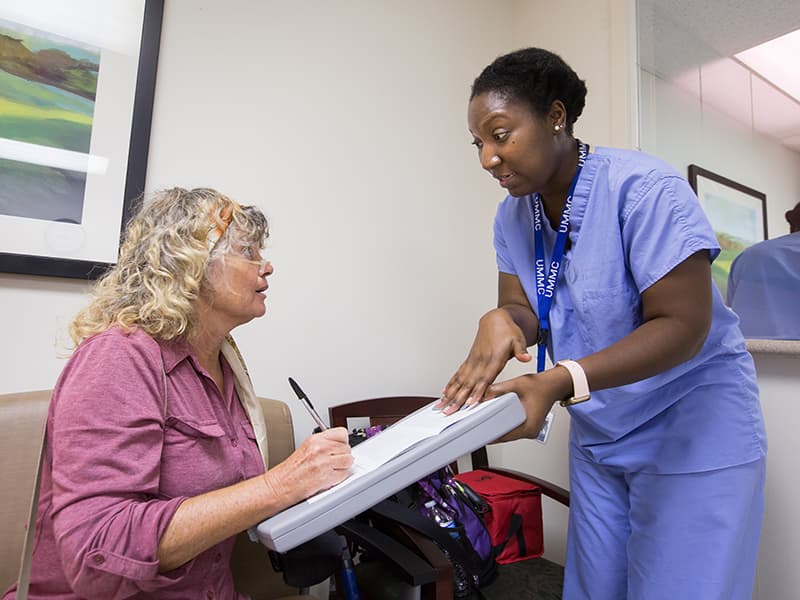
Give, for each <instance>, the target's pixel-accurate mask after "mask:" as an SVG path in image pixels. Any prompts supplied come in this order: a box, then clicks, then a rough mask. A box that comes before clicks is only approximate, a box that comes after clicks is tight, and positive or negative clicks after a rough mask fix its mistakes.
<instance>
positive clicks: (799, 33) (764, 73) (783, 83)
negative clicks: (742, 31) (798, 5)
mask: <svg viewBox="0 0 800 600" xmlns="http://www.w3.org/2000/svg"><path fill="white" fill-rule="evenodd" d="M734 56H735V57H736V58H737V59H738V60H739V61H741V62H742V63H744V64H745V65H747V66H748V67H749V68H750V69H752V70H753V71H755V72H756V73H758V74H759V75H761V77H763V78H764V79H766V80H767V81H769V82H770V83H771V84H772V85H774V86H775V87H777V88H779V89H780V90H782V91H784V92H786V93H787V94H789V95H790V96H791V97H792V98H794V99H795V100H797V101H798V102H800V76H798V71H797V57H798V56H800V29H796V30H795V31H792V32H791V33H787V34H786V35H782V36H781V37H777V38H775V39H774V40H770V41H769V42H765V43H763V44H761V45H759V46H754V47H753V48H750V49H749V50H745V51H744V52H740V53H739V54H735V55H734Z"/></svg>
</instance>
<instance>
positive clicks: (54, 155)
mask: <svg viewBox="0 0 800 600" xmlns="http://www.w3.org/2000/svg"><path fill="white" fill-rule="evenodd" d="M163 9H164V2H163V0H115V1H114V2H108V0H83V1H82V2H63V0H25V2H19V1H18V0H0V232H2V235H0V271H4V272H8V273H25V274H33V275H48V276H55V277H73V278H81V279H94V278H97V277H98V276H100V275H101V274H102V273H103V272H104V271H105V270H106V269H107V268H108V266H109V265H110V264H112V263H115V262H116V260H117V253H118V250H119V244H120V238H121V232H122V228H123V226H124V224H125V222H126V221H127V218H128V216H129V215H130V212H131V210H132V209H133V208H134V204H135V202H136V200H137V198H138V197H139V196H140V194H141V193H142V192H143V191H144V182H145V170H146V167H147V151H148V146H149V141H150V122H151V117H152V112H153V94H154V91H155V77H156V65H157V62H158V47H159V40H160V37H161V19H162V14H163Z"/></svg>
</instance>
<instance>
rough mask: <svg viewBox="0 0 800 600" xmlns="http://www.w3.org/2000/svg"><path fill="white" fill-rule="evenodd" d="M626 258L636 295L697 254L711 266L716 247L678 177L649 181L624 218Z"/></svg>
mask: <svg viewBox="0 0 800 600" xmlns="http://www.w3.org/2000/svg"><path fill="white" fill-rule="evenodd" d="M622 239H623V244H624V247H625V253H626V259H627V261H628V265H629V268H630V271H631V274H632V275H633V278H634V280H635V282H636V286H637V288H638V289H639V292H640V293H642V292H644V290H646V289H647V288H649V287H650V286H651V285H653V284H654V283H655V282H656V281H658V280H659V279H661V278H662V277H664V276H665V275H666V274H667V273H669V272H670V271H671V270H672V269H674V268H675V267H677V266H678V265H679V264H680V263H682V262H683V261H684V260H686V259H687V258H689V257H690V256H691V255H693V254H695V253H696V252H699V251H700V250H709V251H710V253H711V260H712V261H713V260H714V259H715V258H716V257H717V255H719V251H720V248H719V244H718V243H717V239H716V237H715V236H714V231H713V229H712V228H711V224H710V223H709V222H708V219H707V218H706V215H705V213H704V212H703V209H702V207H701V206H700V202H699V201H698V200H697V197H696V196H695V195H694V192H693V191H692V188H691V187H689V183H688V182H687V181H686V180H684V179H682V178H680V177H677V176H662V177H658V178H655V179H654V180H649V182H648V184H647V185H645V186H643V188H641V189H640V190H639V193H638V194H636V195H635V196H634V197H633V198H632V200H631V202H630V203H629V206H628V208H627V210H626V211H625V213H624V214H623V225H622Z"/></svg>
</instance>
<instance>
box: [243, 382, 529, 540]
mask: <svg viewBox="0 0 800 600" xmlns="http://www.w3.org/2000/svg"><path fill="white" fill-rule="evenodd" d="M432 406H433V405H432V404H431V405H428V406H425V407H423V408H421V409H419V410H418V411H416V412H414V413H412V414H411V415H409V416H408V417H405V418H404V419H402V420H400V421H398V422H397V423H395V424H394V425H392V426H391V427H389V428H388V429H387V430H386V431H383V432H381V433H379V434H378V435H376V436H374V437H371V438H369V439H368V440H366V441H364V442H362V443H361V444H359V445H357V446H355V447H354V448H353V455H354V458H355V465H356V472H355V474H354V475H352V476H351V477H350V478H349V479H347V480H345V481H344V482H342V483H340V484H339V485H337V486H335V487H333V488H331V489H330V490H327V491H325V492H322V493H320V494H317V495H316V496H313V497H312V498H309V499H308V500H305V501H303V502H300V503H299V504H296V505H294V506H292V507H291V508H288V509H286V510H284V511H283V512H280V513H278V514H277V515H274V516H272V517H270V518H269V519H267V520H265V521H262V522H261V523H260V524H259V525H257V526H256V527H255V535H256V536H257V537H258V540H259V541H260V542H261V543H262V544H264V545H265V546H267V547H268V548H271V549H273V550H277V551H278V552H286V551H287V550H291V549H292V548H294V547H296V546H298V545H300V544H302V543H304V542H307V541H308V540H310V539H312V538H314V537H316V536H318V535H320V534H322V533H324V532H326V531H328V530H330V529H333V528H334V527H336V526H337V525H340V524H342V523H344V522H345V521H347V520H348V519H350V518H352V517H354V516H356V515H358V514H359V513H361V512H364V511H365V510H367V509H368V508H370V507H372V506H374V505H375V504H377V503H378V502H380V501H381V500H383V499H385V498H387V497H389V496H391V495H392V494H394V493H395V492H397V491H399V490H401V489H403V488H404V487H406V486H408V485H410V484H412V483H414V482H415V481H417V480H418V479H421V478H422V477H425V476H426V475H428V474H429V473H432V472H433V471H435V470H436V469H439V468H441V467H444V466H445V465H447V464H450V463H452V462H454V461H456V460H457V459H458V458H459V457H460V456H464V455H466V454H469V453H470V452H472V451H474V450H477V449H478V448H480V447H481V446H484V445H486V444H487V443H490V442H492V441H494V440H496V439H497V438H498V437H500V436H502V435H504V434H506V433H508V432H509V431H511V430H512V429H514V428H515V427H517V426H518V425H521V424H522V423H523V422H524V421H525V411H524V410H523V408H522V405H521V404H520V402H519V399H518V398H517V395H516V394H505V395H503V396H500V397H498V398H496V399H494V400H490V401H488V402H483V403H481V404H479V405H477V406H475V407H473V408H470V409H468V410H465V411H460V412H459V413H456V414H457V416H456V417H445V416H444V415H440V414H439V413H438V412H434V411H433V410H432ZM424 411H427V412H424ZM461 413H463V414H461ZM436 419H441V420H447V419H450V420H452V423H450V422H443V423H441V424H440V423H436V422H432V421H435V420H436ZM417 423H423V425H424V426H423V427H422V429H421V430H416V429H409V427H412V428H413V427H416V426H417ZM429 426H432V427H434V430H435V432H434V433H431V430H426V429H425V427H429ZM441 427H444V428H443V429H441V431H438V429H440V428H441ZM409 444H410V447H407V448H405V447H406V446H409ZM397 452H400V453H399V454H397ZM391 456H393V457H391ZM384 460H385V461H386V462H383V461H384ZM381 462H382V464H379V463H381ZM251 533H253V532H252V531H251Z"/></svg>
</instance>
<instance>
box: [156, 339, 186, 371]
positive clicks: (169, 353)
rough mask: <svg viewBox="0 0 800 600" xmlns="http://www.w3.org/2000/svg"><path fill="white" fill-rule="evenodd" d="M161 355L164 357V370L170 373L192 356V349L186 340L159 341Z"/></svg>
mask: <svg viewBox="0 0 800 600" xmlns="http://www.w3.org/2000/svg"><path fill="white" fill-rule="evenodd" d="M158 345H159V346H160V347H161V354H162V356H163V357H164V368H165V369H166V370H167V373H170V372H171V371H172V370H173V369H174V368H175V367H176V366H177V365H178V363H180V362H181V361H183V360H185V359H186V358H187V357H189V356H192V349H191V346H190V345H189V342H187V341H186V338H183V337H180V338H177V339H174V340H168V341H163V340H159V342H158Z"/></svg>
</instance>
